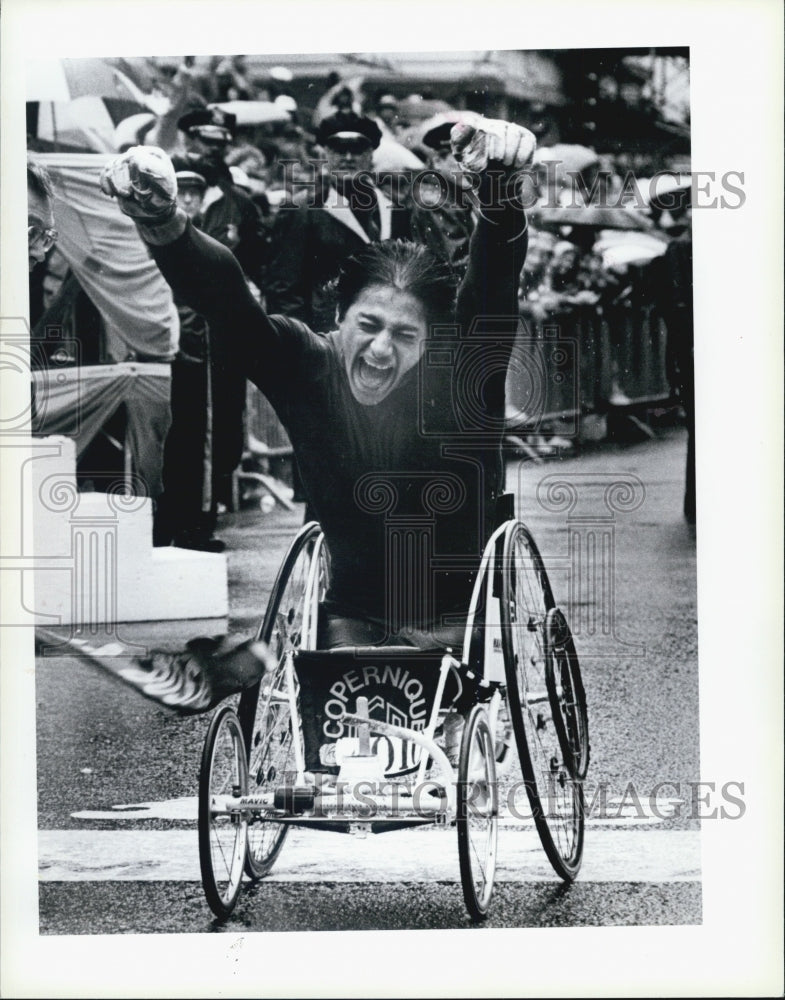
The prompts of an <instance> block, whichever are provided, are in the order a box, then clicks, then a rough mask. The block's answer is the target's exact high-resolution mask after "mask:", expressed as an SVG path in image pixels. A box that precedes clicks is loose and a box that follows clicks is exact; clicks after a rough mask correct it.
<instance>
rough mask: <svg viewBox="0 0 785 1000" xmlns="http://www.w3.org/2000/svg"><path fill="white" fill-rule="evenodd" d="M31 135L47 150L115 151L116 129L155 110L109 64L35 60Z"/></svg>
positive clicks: (30, 76) (30, 75)
mask: <svg viewBox="0 0 785 1000" xmlns="http://www.w3.org/2000/svg"><path fill="white" fill-rule="evenodd" d="M27 102H28V132H29V133H30V136H31V145H33V146H35V145H36V140H37V141H38V143H39V145H41V146H42V148H44V149H47V150H53V149H60V150H62V149H68V150H72V151H75V150H85V151H89V152H95V153H104V152H112V151H114V149H115V148H116V147H115V143H114V129H115V126H116V125H117V123H118V122H119V121H122V120H123V119H125V118H127V117H128V116H129V115H133V114H137V113H140V112H144V111H147V110H149V109H148V108H147V106H146V99H145V95H144V94H143V93H142V91H141V90H140V89H139V88H138V87H137V86H136V85H135V84H134V83H132V82H131V81H130V80H129V79H128V77H127V76H126V75H125V74H124V73H123V72H121V71H120V70H119V69H117V68H115V67H114V66H111V65H110V64H109V63H108V62H107V61H106V60H104V59H32V60H30V61H29V62H28V64H27Z"/></svg>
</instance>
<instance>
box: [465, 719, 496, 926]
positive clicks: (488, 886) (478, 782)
mask: <svg viewBox="0 0 785 1000" xmlns="http://www.w3.org/2000/svg"><path fill="white" fill-rule="evenodd" d="M458 781H459V800H458V848H459V858H460V865H461V882H462V885H463V892H464V899H465V901H466V904H467V908H468V910H469V913H470V914H471V915H472V916H473V917H475V918H482V917H484V916H486V914H487V912H488V907H489V905H490V901H491V896H492V894H493V886H494V879H495V875H496V848H497V836H498V798H497V787H496V769H495V766H494V747H493V740H492V739H491V733H490V730H489V728H488V724H487V721H486V718H485V713H484V711H483V710H482V709H479V708H478V709H475V710H474V712H473V714H472V716H471V717H470V720H469V723H468V724H467V731H466V734H465V736H464V741H463V744H462V748H461V757H460V762H459V767H458Z"/></svg>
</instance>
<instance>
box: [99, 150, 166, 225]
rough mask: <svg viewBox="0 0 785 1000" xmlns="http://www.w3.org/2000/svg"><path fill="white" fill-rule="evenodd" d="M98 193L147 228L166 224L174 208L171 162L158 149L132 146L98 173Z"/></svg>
mask: <svg viewBox="0 0 785 1000" xmlns="http://www.w3.org/2000/svg"><path fill="white" fill-rule="evenodd" d="M101 190H102V191H103V192H104V194H108V195H110V196H111V197H113V198H116V199H117V203H118V205H119V206H120V210H121V211H122V212H124V213H125V214H126V215H129V216H131V218H132V219H134V220H136V221H137V222H140V223H143V224H144V225H147V226H155V225H160V224H162V223H164V222H168V221H169V220H170V219H171V218H172V217H173V216H174V213H175V210H176V208H177V178H176V177H175V173H174V167H173V166H172V161H171V160H170V159H169V157H168V156H167V155H166V153H165V152H164V151H163V150H162V149H158V147H157V146H132V147H131V149H129V150H128V151H127V152H125V153H123V155H122V156H118V157H117V159H116V160H113V161H112V162H111V163H110V164H109V166H108V167H106V168H105V169H104V171H103V173H102V174H101Z"/></svg>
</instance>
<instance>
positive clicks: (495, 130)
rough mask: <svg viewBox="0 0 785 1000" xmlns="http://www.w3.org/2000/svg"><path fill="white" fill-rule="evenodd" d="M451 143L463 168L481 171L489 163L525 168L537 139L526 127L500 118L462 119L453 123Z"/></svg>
mask: <svg viewBox="0 0 785 1000" xmlns="http://www.w3.org/2000/svg"><path fill="white" fill-rule="evenodd" d="M450 143H451V145H452V153H453V156H454V157H455V159H456V160H457V161H458V162H459V163H460V164H461V166H462V167H463V168H464V170H471V171H473V172H475V173H481V172H482V171H483V170H485V169H487V167H488V164H489V163H498V164H500V165H502V166H504V167H508V168H509V169H510V170H511V171H517V170H522V169H523V168H524V167H525V166H526V165H527V163H528V162H529V161H530V160H531V158H532V155H533V153H534V150H535V149H536V148H537V139H536V138H535V136H534V135H533V133H531V132H530V131H529V130H528V129H527V128H523V126H521V125H513V124H511V123H510V122H505V121H501V120H500V119H497V118H482V117H480V116H479V115H478V116H477V118H476V119H475V120H474V121H473V122H470V121H462V122H458V123H457V124H456V125H453V127H452V131H451V132H450Z"/></svg>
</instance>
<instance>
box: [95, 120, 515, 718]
mask: <svg viewBox="0 0 785 1000" xmlns="http://www.w3.org/2000/svg"><path fill="white" fill-rule="evenodd" d="M451 139H452V144H453V150H454V154H455V156H456V159H457V160H458V161H459V162H460V164H461V167H462V172H463V173H462V181H463V184H464V189H465V190H467V191H468V190H469V189H470V193H469V194H467V197H470V198H472V199H474V204H475V206H477V207H479V219H478V223H477V226H476V229H475V232H474V234H473V236H472V239H471V244H470V253H469V264H468V268H467V271H466V273H465V275H464V278H463V280H462V281H461V284H460V287H458V288H457V289H456V288H455V285H454V279H453V277H452V272H451V270H450V268H449V267H448V266H446V265H445V264H444V263H443V262H441V261H440V260H438V259H437V258H436V257H435V256H433V254H432V253H431V251H429V250H428V249H427V248H426V247H424V246H421V245H418V244H414V243H409V242H405V241H386V242H383V243H375V244H370V245H369V246H368V247H367V248H365V249H364V250H362V251H361V252H359V253H357V254H355V255H354V256H353V257H352V258H350V259H349V261H347V262H346V264H345V265H344V267H343V269H342V271H341V273H340V276H339V278H338V279H337V284H336V288H335V291H336V296H337V314H336V323H337V325H336V329H335V330H334V331H333V332H332V333H330V334H328V335H326V336H323V335H317V334H315V333H313V332H312V331H311V330H310V329H309V328H308V327H307V326H306V325H305V324H304V323H302V322H300V321H299V320H295V319H292V318H288V317H285V316H268V315H267V314H266V313H265V311H264V310H263V308H262V307H261V306H260V305H259V303H258V302H257V301H256V300H255V299H254V298H253V296H252V295H250V293H249V292H248V289H247V286H246V283H245V281H244V279H243V275H242V271H241V269H240V267H239V265H238V264H237V262H236V260H235V258H234V257H233V255H232V254H231V252H229V251H228V250H226V249H225V248H224V247H223V246H221V245H220V244H219V243H217V242H216V241H215V240H212V239H211V238H210V237H208V236H206V235H205V234H204V233H202V232H200V231H199V230H197V229H196V228H194V227H193V225H192V224H191V223H190V221H189V220H188V218H187V216H186V215H185V213H184V212H183V211H182V210H181V209H178V207H177V203H176V188H177V186H176V179H175V176H174V170H173V168H172V165H171V161H170V160H169V159H168V157H167V156H166V154H165V153H163V152H162V151H161V150H158V149H155V148H153V147H134V148H132V149H130V150H128V151H127V152H126V153H125V154H123V155H122V156H120V157H119V158H118V159H116V160H115V161H113V163H112V164H110V165H109V167H107V169H106V170H105V172H104V175H103V177H102V182H101V183H102V188H103V190H104V192H105V193H106V194H108V195H111V196H113V197H114V198H116V199H117V202H118V204H119V206H120V208H121V210H122V211H123V212H124V213H125V214H127V215H128V216H130V217H131V218H132V219H133V220H134V221H135V223H136V225H137V229H138V231H139V234H140V236H141V238H142V239H143V240H144V241H145V243H146V244H147V245H148V247H149V249H150V252H151V254H152V256H153V258H154V259H155V261H156V262H157V264H158V267H159V269H160V270H161V272H162V274H163V275H164V277H165V278H166V280H167V281H168V283H169V284H170V286H171V287H172V289H173V291H174V293H175V295H176V296H177V298H178V300H179V301H183V302H186V303H187V304H188V305H189V306H190V307H191V308H193V309H194V310H196V311H197V312H198V313H200V314H201V315H203V316H205V317H206V318H207V321H208V322H209V324H210V327H211V329H212V330H214V331H215V336H217V337H222V338H224V340H225V343H226V344H227V346H228V351H227V353H228V354H229V355H230V357H231V358H232V359H233V360H234V362H235V363H236V364H237V366H238V367H239V368H240V369H241V370H242V371H243V372H244V373H245V374H246V376H247V377H248V378H249V379H250V380H251V381H252V382H253V383H254V384H255V385H256V386H257V387H258V388H259V389H260V390H261V391H262V392H263V393H264V394H265V395H266V396H267V398H268V399H269V400H270V402H271V404H272V405H273V407H274V409H275V411H276V413H277V415H278V417H279V418H280V420H281V422H282V423H283V425H284V426H285V428H286V430H287V432H288V434H289V437H290V439H291V441H292V445H293V448H294V451H295V454H296V457H297V461H298V465H299V468H300V472H301V475H302V479H303V482H304V486H305V489H306V492H307V495H308V498H309V502H310V504H311V508H312V510H313V512H314V514H315V516H316V518H317V519H318V520H319V522H320V524H321V527H322V529H323V531H324V534H325V538H326V541H327V545H328V549H329V552H330V562H331V574H330V586H329V589H328V592H327V595H326V599H325V602H324V607H323V611H324V616H323V619H324V620H323V623H322V625H321V626H320V635H319V643H318V644H319V647H320V648H326V649H330V648H335V647H338V646H344V645H411V646H414V647H419V648H436V647H438V646H442V647H443V646H445V645H453V646H455V645H457V646H460V645H461V636H462V628H463V626H462V624H461V615H463V616H464V618H465V614H466V611H467V608H468V605H469V600H470V596H471V588H472V583H473V580H474V576H475V574H476V571H477V567H478V565H479V561H480V558H481V555H482V552H483V548H484V544H485V542H486V540H487V538H488V536H489V535H490V532H491V530H492V529H493V527H494V526H495V525H494V521H495V517H496V513H495V511H496V499H497V497H498V496H499V495H500V494H501V493H502V492H503V490H504V468H503V463H502V460H501V438H502V434H503V430H504V397H505V379H506V373H507V366H508V362H509V358H510V354H511V351H512V346H513V342H514V339H515V335H516V332H517V329H518V303H517V294H518V286H519V277H520V272H521V269H522V267H523V262H524V258H525V254H526V243H527V238H526V218H525V213H524V209H523V206H522V203H521V198H520V182H521V172H522V171H523V169H524V168H525V167H526V166H527V164H528V163H529V161H530V159H531V156H532V153H533V152H534V148H535V138H534V136H533V135H532V133H531V132H529V131H528V130H527V129H525V128H522V127H521V126H518V125H514V124H510V123H507V122H503V121H497V120H489V119H484V118H480V117H477V118H476V119H475V120H472V121H468V122H462V123H460V124H458V125H456V126H455V127H454V129H453V132H452V136H451ZM264 660H265V653H264V650H263V649H262V648H261V644H255V643H251V642H243V643H241V644H240V645H239V646H235V648H233V649H230V650H229V651H223V650H222V649H221V648H220V647H218V648H216V647H214V646H213V645H211V643H210V641H208V640H198V641H196V642H195V643H192V644H190V645H189V649H188V650H187V651H186V652H185V653H182V654H166V653H155V654H153V655H152V656H151V657H150V658H149V660H147V661H145V663H144V667H145V669H146V670H147V671H148V672H149V678H148V682H147V683H146V684H145V683H142V684H140V685H139V686H140V689H141V690H142V691H143V693H145V694H147V695H148V696H150V697H153V698H158V700H162V701H164V702H165V703H166V704H168V705H169V706H170V707H173V708H177V709H179V710H180V711H183V712H197V711H206V710H207V709H209V708H211V707H213V706H214V705H215V704H216V703H217V702H218V701H220V700H221V699H222V698H224V697H226V696H228V695H229V694H232V693H235V692H237V691H239V690H241V689H242V688H244V687H246V686H249V685H250V684H252V683H254V682H255V681H256V680H258V679H259V677H260V675H261V673H262V671H263V669H264ZM159 675H160V677H161V678H164V677H165V680H162V681H161V682H160V683H159V679H158V678H159ZM161 692H165V696H164V697H161V694H160V693H161Z"/></svg>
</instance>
